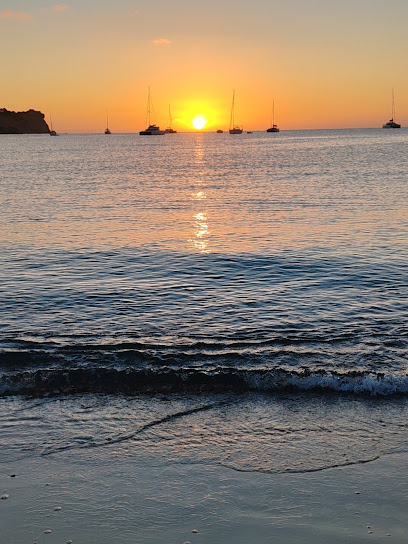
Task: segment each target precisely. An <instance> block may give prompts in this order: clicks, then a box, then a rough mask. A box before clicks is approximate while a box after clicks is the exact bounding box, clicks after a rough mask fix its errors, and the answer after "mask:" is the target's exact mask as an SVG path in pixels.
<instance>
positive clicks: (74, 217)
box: [0, 129, 408, 473]
mask: <svg viewBox="0 0 408 544" xmlns="http://www.w3.org/2000/svg"><path fill="white" fill-rule="evenodd" d="M407 149H408V130H405V129H401V130H399V131H383V130H381V129H378V130H374V129H370V130H341V131H335V130H332V131H329V130H326V131H293V132H291V131H282V132H281V133H279V134H267V133H254V134H243V135H242V136H235V137H234V136H230V135H229V134H221V135H219V134H174V135H166V136H164V137H161V138H143V137H139V136H138V135H130V134H126V135H121V134H112V135H111V136H105V135H61V136H60V137H58V138H50V137H49V136H3V137H2V139H1V149H0V157H1V159H0V160H1V170H0V178H1V183H0V193H1V215H0V233H1V256H2V258H1V262H0V308H1V324H0V349H1V352H0V393H1V398H0V430H1V433H2V437H3V440H2V442H1V444H0V461H1V462H6V461H7V459H9V458H10V456H12V458H13V459H24V458H25V457H26V456H39V457H58V456H60V457H62V458H66V459H68V458H71V457H72V456H79V457H81V459H87V458H88V456H92V459H95V458H97V457H98V456H101V457H103V456H105V455H107V454H111V453H112V451H113V450H114V451H115V455H117V456H121V455H123V456H127V455H133V454H135V451H136V450H137V451H138V452H139V453H140V452H144V454H145V455H146V456H148V455H159V456H161V457H162V458H163V459H166V460H167V462H168V463H192V464H194V463H200V464H208V465H213V464H216V465H221V466H223V467H226V468H228V469H232V470H238V471H248V472H251V471H254V472H260V473H273V472H278V473H280V472H283V473H284V472H308V471H315V470H323V469H327V468H330V467H336V466H337V467H338V466H343V465H349V464H353V463H362V462H368V461H372V460H373V459H377V458H378V457H381V456H383V455H386V454H389V453H396V452H400V451H406V450H407V448H408V446H407V443H408V442H407V438H408V427H407V423H406V422H407V420H408V419H407V415H408V404H407V399H408V358H407V347H408V263H407V250H408V154H407Z"/></svg>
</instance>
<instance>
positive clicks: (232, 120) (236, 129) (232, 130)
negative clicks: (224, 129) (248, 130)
mask: <svg viewBox="0 0 408 544" xmlns="http://www.w3.org/2000/svg"><path fill="white" fill-rule="evenodd" d="M242 130H243V129H242V128H241V127H239V126H238V125H236V124H235V90H234V92H233V93H232V106H231V117H230V128H229V133H230V134H242Z"/></svg>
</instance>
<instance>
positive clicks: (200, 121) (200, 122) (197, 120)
mask: <svg viewBox="0 0 408 544" xmlns="http://www.w3.org/2000/svg"><path fill="white" fill-rule="evenodd" d="M192 123H193V127H194V128H196V129H197V130H201V129H202V128H204V127H205V125H206V124H207V121H206V119H204V117H200V116H197V117H194V119H193V121H192Z"/></svg>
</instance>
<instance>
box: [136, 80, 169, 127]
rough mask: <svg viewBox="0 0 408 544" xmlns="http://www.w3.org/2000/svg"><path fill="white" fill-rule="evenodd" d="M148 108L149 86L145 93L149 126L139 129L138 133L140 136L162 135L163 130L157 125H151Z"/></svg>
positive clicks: (149, 107)
mask: <svg viewBox="0 0 408 544" xmlns="http://www.w3.org/2000/svg"><path fill="white" fill-rule="evenodd" d="M150 110H151V103H150V87H149V89H148V94H147V119H148V123H149V126H148V127H147V129H146V130H141V131H140V132H139V134H140V136H162V135H163V134H165V131H164V130H160V127H158V126H157V125H152V124H151V122H150Z"/></svg>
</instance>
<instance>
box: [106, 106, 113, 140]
mask: <svg viewBox="0 0 408 544" xmlns="http://www.w3.org/2000/svg"><path fill="white" fill-rule="evenodd" d="M105 134H112V132H111V131H110V130H109V119H108V110H106V129H105Z"/></svg>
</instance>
